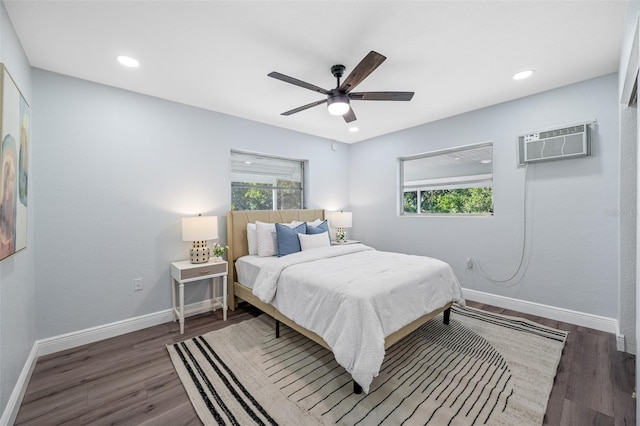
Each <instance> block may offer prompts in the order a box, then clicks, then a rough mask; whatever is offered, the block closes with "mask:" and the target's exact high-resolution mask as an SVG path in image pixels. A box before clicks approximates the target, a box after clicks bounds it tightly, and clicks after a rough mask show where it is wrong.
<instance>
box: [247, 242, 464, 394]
mask: <svg viewBox="0 0 640 426" xmlns="http://www.w3.org/2000/svg"><path fill="white" fill-rule="evenodd" d="M253 294H254V295H255V296H257V297H258V298H259V299H260V300H262V301H263V302H265V303H270V304H272V305H273V306H275V307H276V308H277V309H278V310H279V311H280V312H282V313H283V314H284V315H286V316H287V317H289V318H291V319H292V320H293V321H295V322H296V323H297V324H299V325H301V326H303V327H304V328H306V329H308V330H311V331H313V332H314V333H316V334H318V335H319V336H321V337H322V338H323V339H324V341H325V342H327V344H329V346H330V347H331V349H332V351H333V353H334V356H335V358H336V361H337V362H338V363H339V364H340V365H342V366H343V367H344V368H345V369H346V370H347V371H348V372H349V373H351V376H352V377H353V379H354V380H355V381H356V382H358V384H360V386H362V388H363V390H364V391H365V392H368V391H369V385H370V384H371V382H372V380H373V378H374V377H376V376H377V375H378V373H379V371H380V366H381V364H382V360H383V358H384V339H385V337H386V336H388V335H390V334H392V333H393V332H395V331H397V330H399V329H401V328H402V327H404V326H405V325H407V324H409V323H410V322H412V321H414V320H416V319H417V318H419V317H421V316H423V315H425V314H427V313H429V312H432V311H434V310H435V309H437V308H439V307H442V306H444V305H445V304H446V303H448V302H451V301H453V302H458V303H461V304H464V298H463V296H462V289H461V288H460V284H459V283H458V280H457V278H456V276H455V274H454V273H453V270H452V269H451V267H450V266H449V265H448V264H447V263H445V262H442V261H440V260H437V259H433V258H430V257H424V256H412V255H406V254H399V253H389V252H380V251H376V250H374V249H372V248H371V247H367V246H365V245H362V244H352V245H346V246H332V247H327V248H321V249H315V250H308V251H303V252H299V253H294V254H291V255H288V256H284V257H281V258H278V259H277V260H274V261H273V262H269V264H268V265H266V266H265V267H263V268H262V269H261V270H260V273H259V274H258V277H257V279H256V283H255V285H254V287H253Z"/></svg>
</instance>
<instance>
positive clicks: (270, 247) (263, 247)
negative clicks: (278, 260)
mask: <svg viewBox="0 0 640 426" xmlns="http://www.w3.org/2000/svg"><path fill="white" fill-rule="evenodd" d="M301 223H302V222H298V221H295V220H294V221H293V222H291V223H283V225H287V226H288V227H290V228H295V227H296V226H298V225H300V224H301ZM256 234H257V237H258V256H263V257H264V256H276V255H277V254H278V237H277V235H276V224H275V223H265V222H260V221H257V220H256ZM247 236H248V234H247Z"/></svg>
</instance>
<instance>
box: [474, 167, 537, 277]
mask: <svg viewBox="0 0 640 426" xmlns="http://www.w3.org/2000/svg"><path fill="white" fill-rule="evenodd" d="M528 176H529V166H528V165H527V164H525V166H524V200H523V202H522V210H523V220H524V223H523V226H522V253H521V255H520V263H519V264H518V269H516V271H515V272H514V273H513V275H511V276H510V277H509V278H506V279H496V278H492V277H490V276H489V274H487V273H486V272H485V271H484V270H483V269H482V266H480V262H478V260H476V259H470V260H471V262H472V263H473V265H475V266H476V267H477V268H478V272H480V274H481V275H482V276H483V277H484V278H486V279H487V281H489V282H491V283H492V284H495V285H497V286H499V287H505V288H510V287H514V286H515V285H516V284H517V282H516V283H513V284H509V285H504V284H505V283H508V282H509V281H511V280H513V279H514V278H515V277H517V276H518V274H519V273H520V270H521V269H522V265H524V254H525V250H526V247H527V181H528Z"/></svg>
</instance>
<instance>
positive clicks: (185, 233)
mask: <svg viewBox="0 0 640 426" xmlns="http://www.w3.org/2000/svg"><path fill="white" fill-rule="evenodd" d="M216 238H218V218H217V217H216V216H202V215H198V216H197V217H183V218H182V241H193V246H192V247H191V251H190V259H191V263H206V262H208V261H209V257H210V255H211V254H210V251H209V247H207V240H214V239H216Z"/></svg>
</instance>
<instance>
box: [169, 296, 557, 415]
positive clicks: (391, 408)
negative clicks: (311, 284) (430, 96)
mask: <svg viewBox="0 0 640 426" xmlns="http://www.w3.org/2000/svg"><path fill="white" fill-rule="evenodd" d="M566 336H567V333H566V332H563V331H559V330H555V329H551V328H548V327H544V326H541V325H539V324H536V323H533V322H530V321H527V320H523V319H521V318H514V317H507V316H503V315H496V314H491V313H487V312H485V311H481V310H477V309H472V308H459V307H454V308H453V309H452V315H451V322H450V324H449V325H444V324H442V317H441V316H440V317H437V318H435V319H433V320H431V321H430V322H429V323H427V324H425V325H424V326H423V327H421V328H420V329H418V330H417V331H416V332H414V333H413V334H411V335H410V336H407V337H406V338H405V339H403V340H402V341H400V342H398V343H397V344H395V345H394V346H392V347H391V348H389V349H388V350H387V353H386V355H385V360H384V363H383V364H382V367H381V371H380V374H379V376H378V377H376V378H375V379H374V381H373V383H372V385H371V390H370V392H369V393H368V394H361V395H355V394H353V386H352V382H351V376H350V375H349V374H348V373H347V372H346V371H345V370H344V369H343V368H342V367H340V366H339V365H338V364H337V363H336V361H335V359H334V358H333V354H332V353H331V352H330V351H328V350H326V349H324V348H323V347H321V346H319V345H317V344H316V343H314V342H312V341H310V340H309V339H307V338H306V337H304V336H302V335H300V334H298V333H297V332H295V331H293V330H291V329H289V328H287V327H284V326H283V327H282V328H281V337H280V338H278V339H276V338H275V330H274V323H273V320H272V319H271V318H269V317H267V316H266V315H261V316H260V317H257V318H254V319H251V320H248V321H245V322H242V323H240V324H236V325H232V326H229V327H226V328H224V329H222V330H218V331H214V332H211V333H208V334H205V335H203V336H199V337H196V338H193V339H191V340H188V341H185V342H182V343H178V344H174V345H169V346H167V349H168V350H169V353H170V355H171V358H172V361H173V363H174V366H175V368H176V371H177V372H178V375H179V376H180V379H181V380H182V383H183V384H184V387H185V389H186V390H187V393H188V394H189V397H190V399H191V401H192V403H193V405H194V407H195V409H196V411H197V413H198V415H199V416H200V418H201V419H202V421H203V423H204V424H206V425H210V424H211V425H214V424H236V425H243V426H244V425H250V424H264V425H268V424H272V425H274V424H282V425H314V424H339V425H426V424H429V425H476V424H477V425H482V424H487V425H540V424H542V421H543V417H544V413H545V411H546V406H547V401H548V398H549V393H550V391H551V387H552V386H553V380H554V377H555V374H556V369H557V366H558V363H559V361H560V357H561V355H562V350H563V347H564V342H565V339H566Z"/></svg>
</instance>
